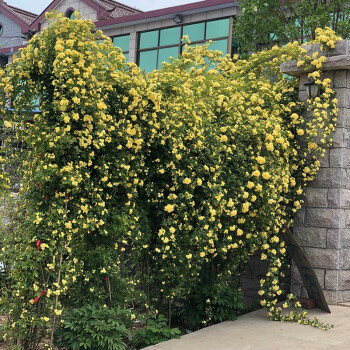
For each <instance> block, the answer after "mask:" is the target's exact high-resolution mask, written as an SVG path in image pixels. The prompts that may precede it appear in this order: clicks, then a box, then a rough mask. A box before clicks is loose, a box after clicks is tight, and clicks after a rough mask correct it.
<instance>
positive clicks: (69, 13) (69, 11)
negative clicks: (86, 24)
mask: <svg viewBox="0 0 350 350" xmlns="http://www.w3.org/2000/svg"><path fill="white" fill-rule="evenodd" d="M74 11H75V10H74V9H73V8H71V7H70V8H69V9H67V10H66V12H65V14H64V16H65V17H68V18H69V19H74Z"/></svg>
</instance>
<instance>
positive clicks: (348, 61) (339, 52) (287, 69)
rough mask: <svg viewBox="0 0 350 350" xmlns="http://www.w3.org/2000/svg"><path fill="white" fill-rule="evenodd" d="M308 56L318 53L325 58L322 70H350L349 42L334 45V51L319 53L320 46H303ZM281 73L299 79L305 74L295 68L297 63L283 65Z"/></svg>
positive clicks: (302, 70) (300, 68) (328, 50)
mask: <svg viewBox="0 0 350 350" xmlns="http://www.w3.org/2000/svg"><path fill="white" fill-rule="evenodd" d="M303 48H304V49H305V50H306V51H307V53H308V55H312V54H313V53H314V52H316V51H318V52H320V53H322V54H323V55H324V56H326V57H327V60H326V61H325V62H324V63H323V66H322V70H325V71H327V70H350V40H341V41H338V42H337V43H336V44H335V48H334V49H327V50H325V51H321V48H320V44H309V45H305V46H303ZM281 70H282V73H284V74H288V75H292V76H295V77H299V76H300V75H301V74H303V73H306V72H308V71H305V69H303V67H298V66H297V61H290V62H286V63H283V64H282V66H281Z"/></svg>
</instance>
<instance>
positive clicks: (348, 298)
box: [338, 290, 350, 303]
mask: <svg viewBox="0 0 350 350" xmlns="http://www.w3.org/2000/svg"><path fill="white" fill-rule="evenodd" d="M339 294H340V295H341V300H340V301H338V303H348V302H350V290H343V291H340V292H339Z"/></svg>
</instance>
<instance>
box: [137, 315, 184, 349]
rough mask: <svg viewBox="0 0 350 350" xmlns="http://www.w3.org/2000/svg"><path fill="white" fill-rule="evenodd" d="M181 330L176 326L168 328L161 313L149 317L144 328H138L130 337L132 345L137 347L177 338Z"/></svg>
mask: <svg viewBox="0 0 350 350" xmlns="http://www.w3.org/2000/svg"><path fill="white" fill-rule="evenodd" d="M180 334H181V332H180V330H179V329H178V328H169V327H168V325H167V319H166V318H165V317H164V316H163V315H158V318H155V319H149V320H148V321H147V324H146V326H145V327H144V328H138V329H137V330H136V331H135V332H134V335H133V337H132V343H133V345H134V346H135V347H136V348H137V349H139V348H141V349H142V348H144V347H146V346H150V345H154V344H157V343H160V342H163V341H166V340H170V339H172V338H178V337H179V336H180Z"/></svg>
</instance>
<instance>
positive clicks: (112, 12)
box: [0, 0, 239, 72]
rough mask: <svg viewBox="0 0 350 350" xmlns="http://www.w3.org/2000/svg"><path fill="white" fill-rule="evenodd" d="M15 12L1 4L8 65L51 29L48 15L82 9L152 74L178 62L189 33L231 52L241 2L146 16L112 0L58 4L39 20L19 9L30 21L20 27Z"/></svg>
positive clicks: (0, 54)
mask: <svg viewBox="0 0 350 350" xmlns="http://www.w3.org/2000/svg"><path fill="white" fill-rule="evenodd" d="M11 8H12V9H13V7H12V6H10V5H8V4H6V3H5V2H3V1H1V2H0V24H1V21H2V22H3V23H4V30H6V31H7V33H8V34H7V37H8V38H10V37H11V38H12V39H11V40H10V39H9V40H8V41H5V40H2V38H1V37H0V45H1V48H0V60H2V61H3V62H4V63H8V62H11V60H12V57H13V55H14V54H15V53H16V52H18V50H19V49H20V48H21V47H23V45H25V44H26V41H27V40H28V39H29V38H30V37H31V36H33V35H34V34H36V33H40V31H41V30H42V29H43V28H45V27H46V26H47V25H48V22H47V20H46V19H45V13H46V12H48V11H51V10H54V11H56V12H59V13H63V14H64V15H65V16H67V17H72V16H73V13H74V11H79V12H80V14H81V16H82V17H84V18H86V19H90V20H92V21H93V22H94V23H95V25H96V27H97V28H98V29H101V30H102V31H103V32H104V33H105V34H106V35H108V36H110V37H111V38H112V40H113V43H114V44H115V45H116V46H118V47H120V48H121V49H122V51H123V53H124V55H125V56H126V58H127V59H128V60H129V61H130V62H134V63H136V64H138V65H139V66H140V67H141V68H142V69H144V70H145V72H149V71H152V70H153V69H157V68H160V66H161V64H162V62H164V61H168V60H169V57H174V58H177V57H178V56H179V55H180V54H181V52H182V51H183V48H184V43H183V42H182V41H181V39H182V37H183V36H184V35H187V36H188V37H189V39H190V41H191V43H192V44H193V45H197V44H199V45H200V44H202V43H205V42H207V41H208V40H213V44H212V45H211V48H212V49H213V50H220V51H221V52H222V53H223V54H227V53H229V54H231V53H232V49H233V45H232V42H233V40H232V24H233V21H234V18H235V16H236V15H237V14H238V11H239V3H238V2H237V1H232V0H206V1H200V2H196V3H190V4H186V5H181V6H174V7H169V8H164V9H160V10H154V11H148V12H142V11H141V10H138V9H135V8H132V7H130V6H127V5H124V4H122V3H119V2H116V1H112V0H54V1H52V2H51V4H50V5H49V6H48V7H47V8H46V9H45V10H44V11H43V12H42V13H41V14H40V15H37V16H36V15H34V14H31V13H27V12H26V11H22V10H19V9H17V12H19V11H22V13H21V14H18V17H19V18H20V19H21V20H24V19H25V20H26V21H24V23H23V25H22V26H20V25H19V24H18V23H17V22H18V21H19V20H20V19H19V20H17V22H16V21H13V20H12V21H11V19H10V18H9V12H10V9H11ZM3 9H4V10H3ZM5 9H7V12H6V11H5ZM3 17H4V19H3ZM8 21H10V22H11V24H8V23H7V22H8ZM5 22H6V25H5ZM0 30H1V29H0ZM15 38H18V40H16V39H15Z"/></svg>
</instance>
